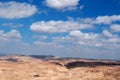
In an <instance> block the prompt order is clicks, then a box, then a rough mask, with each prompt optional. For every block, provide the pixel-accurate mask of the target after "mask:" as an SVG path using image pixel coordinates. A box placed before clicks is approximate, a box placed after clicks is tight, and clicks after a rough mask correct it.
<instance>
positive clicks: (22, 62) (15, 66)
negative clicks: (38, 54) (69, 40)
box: [0, 56, 120, 80]
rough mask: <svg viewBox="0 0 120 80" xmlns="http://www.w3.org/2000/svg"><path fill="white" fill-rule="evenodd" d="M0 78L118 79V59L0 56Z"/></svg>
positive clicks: (119, 67)
mask: <svg viewBox="0 0 120 80" xmlns="http://www.w3.org/2000/svg"><path fill="white" fill-rule="evenodd" d="M0 80H120V62H119V61H105V60H104V61H103V60H85V59H65V60H59V59H58V60H57V59H55V60H52V59H51V60H42V59H36V58H33V57H29V56H4V57H3V56H2V57H0Z"/></svg>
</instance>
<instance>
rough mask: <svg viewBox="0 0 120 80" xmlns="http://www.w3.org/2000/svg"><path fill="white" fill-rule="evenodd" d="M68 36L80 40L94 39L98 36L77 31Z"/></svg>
mask: <svg viewBox="0 0 120 80" xmlns="http://www.w3.org/2000/svg"><path fill="white" fill-rule="evenodd" d="M69 35H70V36H73V37H78V38H82V39H95V38H96V37H97V36H98V35H97V34H93V33H83V32H81V31H79V30H74V31H71V32H70V33H69Z"/></svg>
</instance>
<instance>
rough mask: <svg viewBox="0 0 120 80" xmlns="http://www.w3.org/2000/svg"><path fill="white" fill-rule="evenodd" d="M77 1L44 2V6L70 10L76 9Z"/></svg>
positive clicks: (57, 0) (52, 0) (47, 0)
mask: <svg viewBox="0 0 120 80" xmlns="http://www.w3.org/2000/svg"><path fill="white" fill-rule="evenodd" d="M79 1H80V0H46V1H45V4H46V5H47V6H48V7H51V8H54V9H57V10H72V9H76V8H77V5H78V4H79Z"/></svg>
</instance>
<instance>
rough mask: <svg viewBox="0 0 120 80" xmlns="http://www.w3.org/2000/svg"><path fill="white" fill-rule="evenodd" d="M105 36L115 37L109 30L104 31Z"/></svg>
mask: <svg viewBox="0 0 120 80" xmlns="http://www.w3.org/2000/svg"><path fill="white" fill-rule="evenodd" d="M103 35H105V36H106V37H113V35H112V34H111V33H110V32H109V31H108V30H103Z"/></svg>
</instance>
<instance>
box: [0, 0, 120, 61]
mask: <svg viewBox="0 0 120 80" xmlns="http://www.w3.org/2000/svg"><path fill="white" fill-rule="evenodd" d="M0 54H24V55H55V56H62V57H77V58H91V59H115V60H120V0H0Z"/></svg>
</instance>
